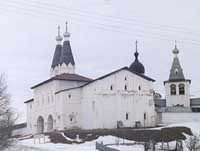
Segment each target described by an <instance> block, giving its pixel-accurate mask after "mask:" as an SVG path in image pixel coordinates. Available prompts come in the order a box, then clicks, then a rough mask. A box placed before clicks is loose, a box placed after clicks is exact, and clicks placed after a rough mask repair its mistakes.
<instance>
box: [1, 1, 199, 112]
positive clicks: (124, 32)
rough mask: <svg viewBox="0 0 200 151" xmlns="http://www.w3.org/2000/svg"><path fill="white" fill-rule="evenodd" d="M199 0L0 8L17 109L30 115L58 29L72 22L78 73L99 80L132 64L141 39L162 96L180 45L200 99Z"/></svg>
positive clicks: (4, 57)
mask: <svg viewBox="0 0 200 151" xmlns="http://www.w3.org/2000/svg"><path fill="white" fill-rule="evenodd" d="M199 16H200V2H199V1H198V0H190V1H188V0H168V1H161V0H151V1H147V0H140V1H136V0H123V1H122V0H43V1H40V0H29V1H26V0H6V1H0V26H1V28H0V33H1V36H0V41H1V45H0V71H1V72H4V73H5V74H6V75H7V81H8V86H9V92H10V94H11V95H12V100H13V101H12V105H13V107H15V108H16V109H17V110H18V111H19V112H22V113H23V115H25V112H26V108H25V105H24V103H23V102H24V101H26V100H27V99H30V98H32V91H31V90H30V87H31V86H33V85H35V84H37V83H39V82H41V81H43V80H46V79H47V78H49V74H50V66H51V61H52V57H53V53H54V49H55V36H56V34H57V26H58V25H61V30H62V33H63V32H64V29H65V21H66V20H68V22H69V28H68V29H69V32H70V33H71V35H72V36H71V46H72V50H73V54H74V58H75V62H76V68H77V70H76V71H77V73H78V74H81V75H85V76H88V77H91V78H97V77H99V76H102V75H104V74H106V73H109V72H111V71H113V70H116V69H118V68H121V67H124V66H129V65H130V64H131V63H132V62H133V61H134V51H135V40H136V39H137V40H138V41H139V46H138V49H139V53H140V56H139V59H140V61H141V62H142V63H143V64H144V65H145V69H146V75H148V76H150V77H152V78H154V79H155V80H156V83H155V85H154V88H155V90H156V91H158V92H160V93H162V94H163V92H164V86H163V81H164V80H167V79H168V76H169V70H170V67H171V63H172V59H173V58H172V57H173V55H172V49H173V48H174V41H175V40H177V41H178V48H179V50H180V55H179V58H180V61H181V64H182V67H183V70H184V74H185V77H186V78H188V79H191V80H192V85H191V95H192V97H198V96H200V95H199V94H200V87H199V83H200V78H199V77H200V72H199V71H198V68H199V67H198V65H199V63H200V59H199V56H200V51H199V50H200V20H199Z"/></svg>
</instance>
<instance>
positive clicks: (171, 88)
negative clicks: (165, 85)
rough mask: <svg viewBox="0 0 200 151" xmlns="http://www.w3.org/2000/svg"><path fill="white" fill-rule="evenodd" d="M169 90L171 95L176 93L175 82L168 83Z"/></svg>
mask: <svg viewBox="0 0 200 151" xmlns="http://www.w3.org/2000/svg"><path fill="white" fill-rule="evenodd" d="M170 91H171V95H176V85H175V84H172V85H170Z"/></svg>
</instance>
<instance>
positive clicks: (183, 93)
mask: <svg viewBox="0 0 200 151" xmlns="http://www.w3.org/2000/svg"><path fill="white" fill-rule="evenodd" d="M178 87H179V95H185V85H184V84H182V83H181V84H179V85H178Z"/></svg>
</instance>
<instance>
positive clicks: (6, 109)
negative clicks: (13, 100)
mask: <svg viewBox="0 0 200 151" xmlns="http://www.w3.org/2000/svg"><path fill="white" fill-rule="evenodd" d="M9 105H10V95H9V94H8V93H7V82H6V81H5V76H4V74H0V150H1V151H3V150H4V149H6V148H7V147H9V146H10V145H11V144H12V141H11V139H10V138H11V133H12V126H13V124H14V121H15V118H14V116H13V115H14V112H12V111H11V108H10V106H9Z"/></svg>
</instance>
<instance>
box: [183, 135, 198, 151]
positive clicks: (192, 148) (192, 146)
mask: <svg viewBox="0 0 200 151" xmlns="http://www.w3.org/2000/svg"><path fill="white" fill-rule="evenodd" d="M185 145H186V147H187V148H188V150H189V151H197V150H199V149H200V136H196V135H194V136H189V137H188V138H187V139H186V140H185Z"/></svg>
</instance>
